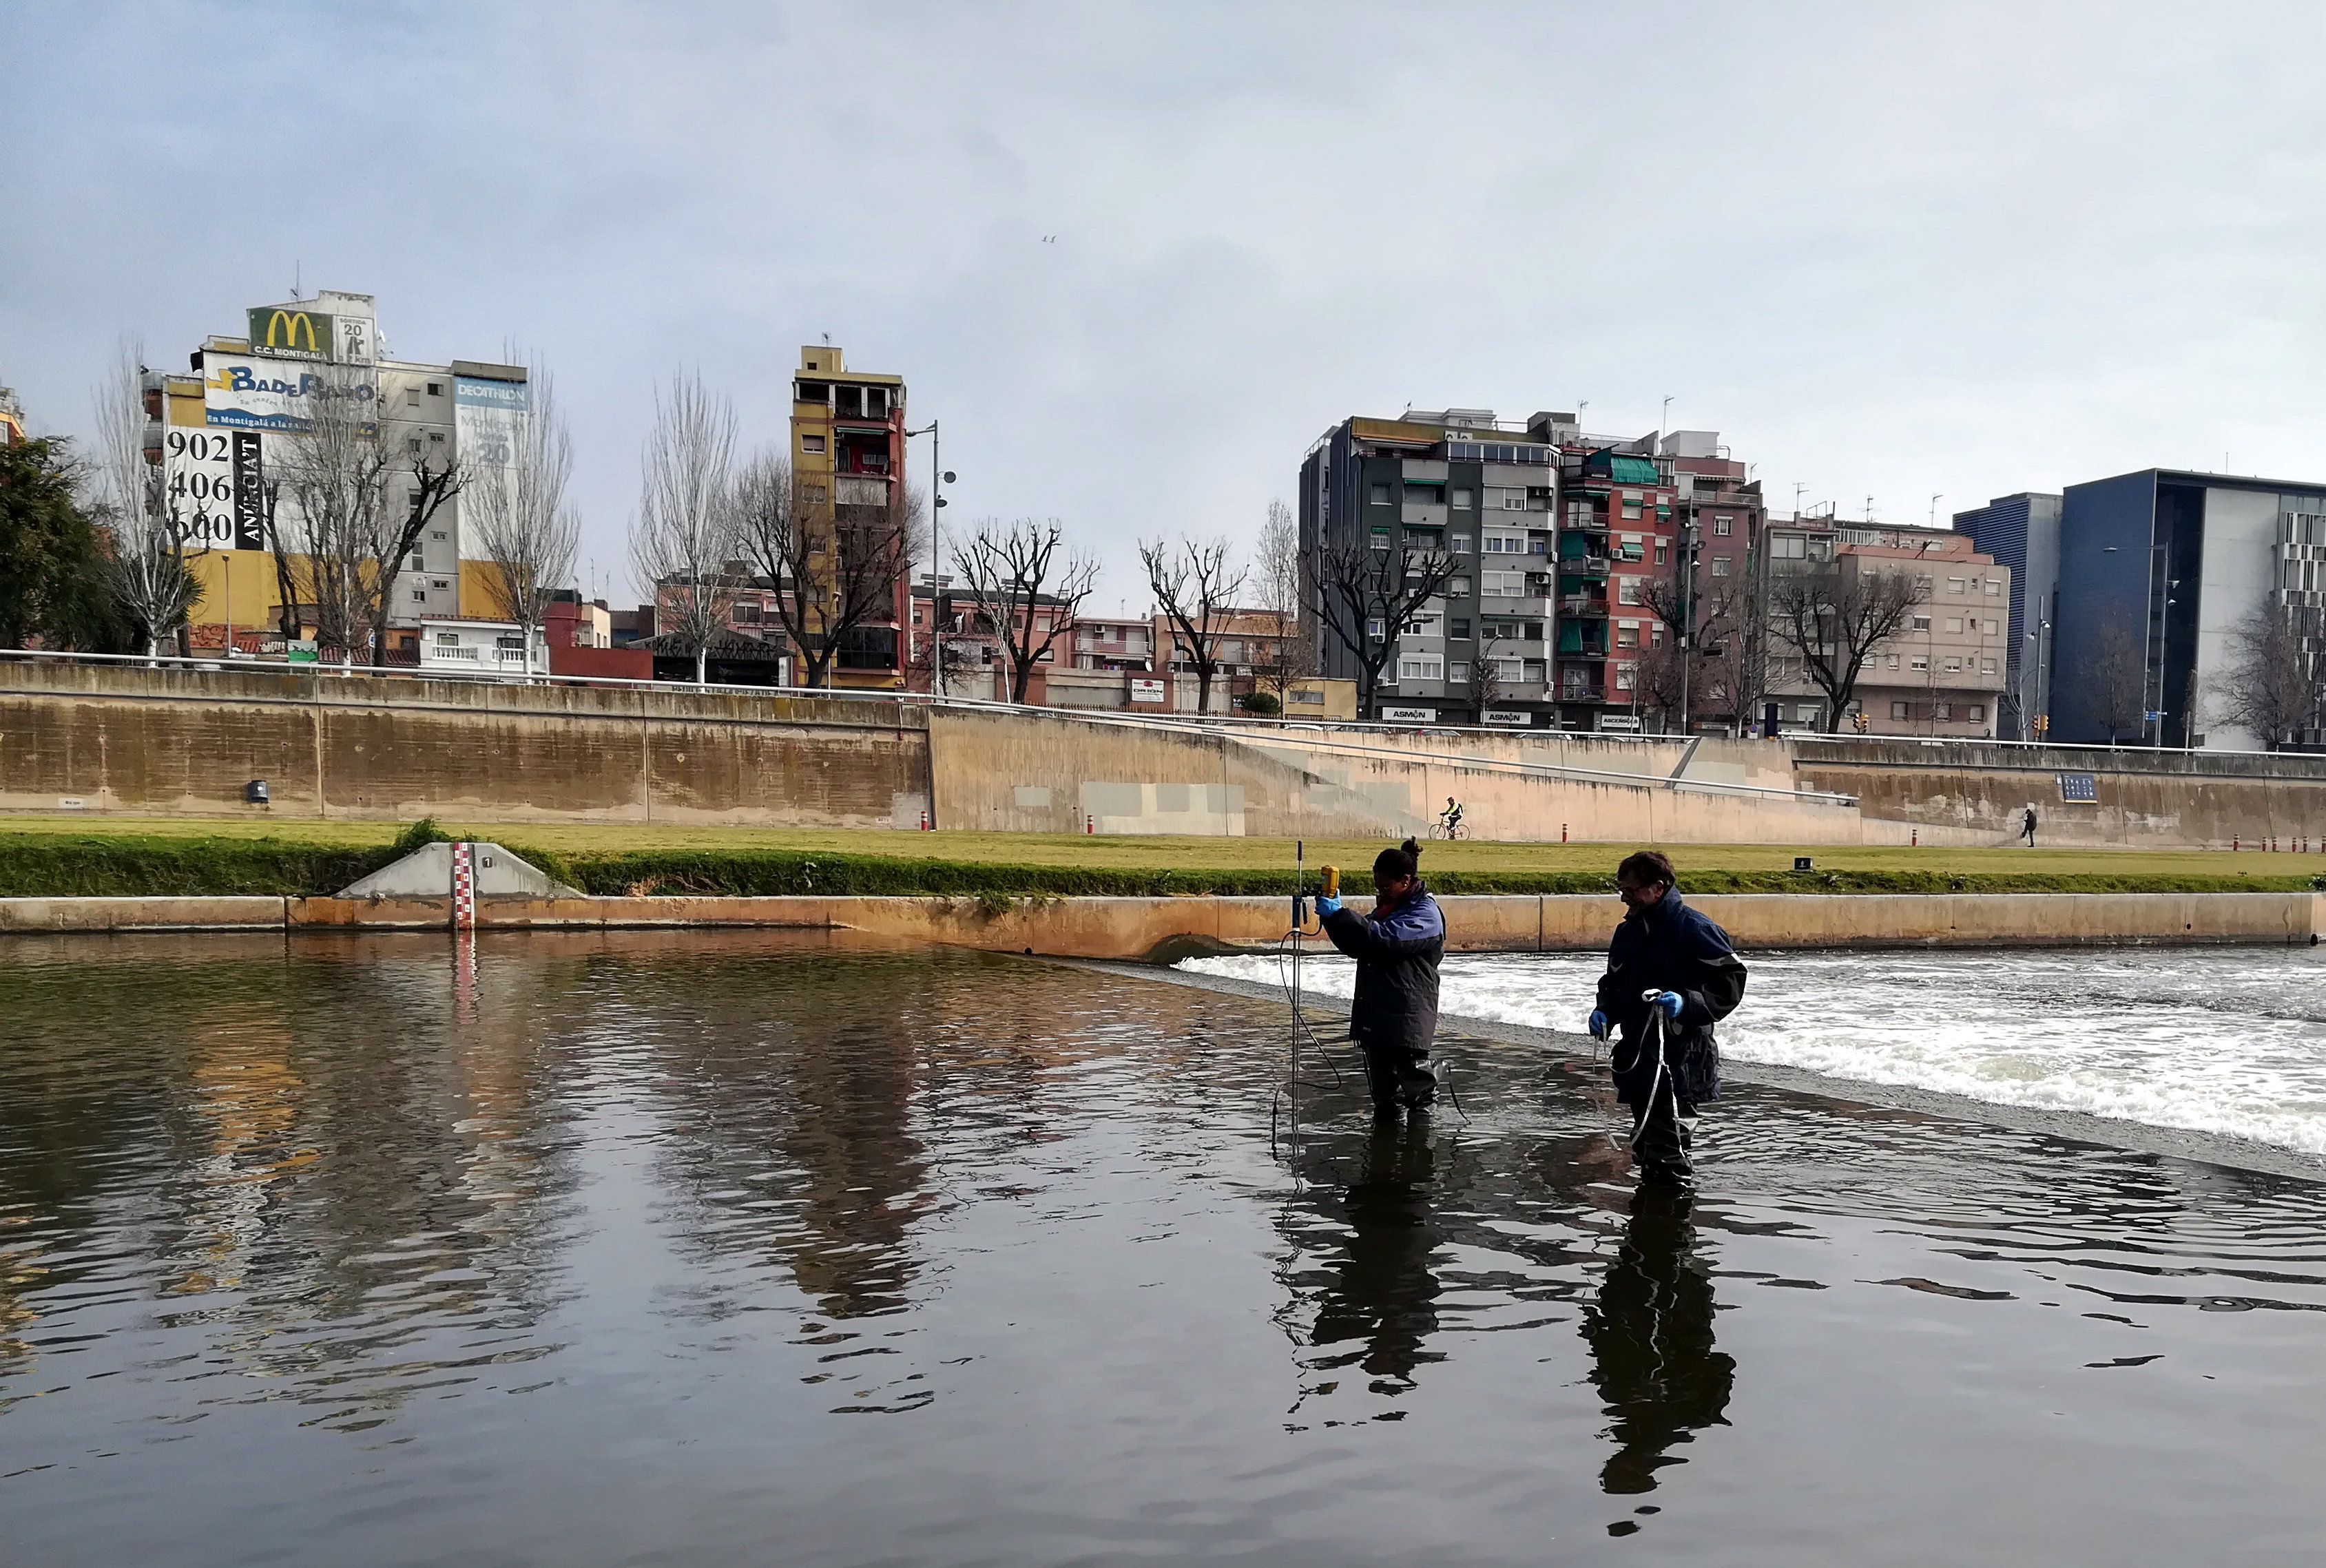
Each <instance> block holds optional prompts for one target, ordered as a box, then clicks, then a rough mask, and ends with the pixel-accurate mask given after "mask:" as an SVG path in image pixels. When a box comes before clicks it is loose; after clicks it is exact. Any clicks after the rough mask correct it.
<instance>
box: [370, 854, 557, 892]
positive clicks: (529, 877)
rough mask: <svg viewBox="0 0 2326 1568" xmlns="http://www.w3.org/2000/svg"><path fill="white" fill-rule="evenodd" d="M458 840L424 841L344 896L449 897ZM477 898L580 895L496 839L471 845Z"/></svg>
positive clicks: (451, 890) (471, 862) (451, 888)
mask: <svg viewBox="0 0 2326 1568" xmlns="http://www.w3.org/2000/svg"><path fill="white" fill-rule="evenodd" d="M453 849H454V846H452V845H451V844H423V845H422V846H421V847H420V848H419V849H414V851H412V853H411V854H409V855H406V856H405V858H403V859H401V860H398V861H396V862H395V864H394V865H391V866H383V867H381V868H379V869H378V870H377V871H375V872H373V873H372V874H371V875H370V876H368V877H362V878H360V879H358V880H357V881H355V882H351V883H349V885H348V886H345V887H342V888H340V894H339V895H340V897H341V898H449V897H451V895H452V892H453V887H452V863H453V854H452V851H453ZM469 851H470V865H471V866H472V867H473V868H474V876H475V878H476V886H475V889H474V891H475V895H476V896H477V897H479V898H579V897H581V892H580V891H579V890H578V889H576V888H572V887H568V886H565V884H563V882H560V881H557V880H556V879H555V878H554V877H550V876H549V875H548V874H547V873H546V872H544V871H542V870H540V869H538V868H535V867H534V866H532V865H530V864H528V863H527V862H526V861H524V860H521V859H519V858H517V857H516V856H515V855H512V854H510V853H509V852H508V851H507V849H502V848H501V847H500V846H499V845H498V844H477V843H472V844H470V846H469Z"/></svg>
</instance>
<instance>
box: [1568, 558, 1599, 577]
mask: <svg viewBox="0 0 2326 1568" xmlns="http://www.w3.org/2000/svg"><path fill="white" fill-rule="evenodd" d="M1607 567H1608V558H1607V557H1606V556H1604V555H1562V556H1560V557H1559V558H1558V570H1559V571H1561V572H1563V573H1565V574H1566V575H1567V576H1568V577H1605V576H1606V575H1607Z"/></svg>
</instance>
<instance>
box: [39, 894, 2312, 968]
mask: <svg viewBox="0 0 2326 1568" xmlns="http://www.w3.org/2000/svg"><path fill="white" fill-rule="evenodd" d="M1442 902H1443V904H1444V905H1445V908H1446V919H1447V933H1448V939H1449V942H1448V945H1449V946H1450V947H1451V948H1452V949H1453V950H1454V951H1458V952H1570V951H1598V950H1600V949H1602V948H1604V947H1605V945H1606V942H1607V937H1608V934H1609V932H1611V931H1612V930H1613V929H1614V923H1615V922H1616V920H1617V919H1618V918H1620V911H1619V909H1618V908H1617V905H1616V904H1615V901H1614V899H1612V898H1605V897H1587V896H1577V895H1546V896H1526V895H1519V896H1502V897H1449V898H1447V899H1445V900H1443V901H1442ZM1695 902H1696V903H1697V904H1698V905H1699V906H1700V907H1701V908H1703V909H1704V910H1705V912H1706V913H1707V914H1710V915H1711V916H1712V917H1713V918H1714V919H1715V920H1717V921H1719V922H1720V923H1722V924H1723V925H1725V926H1726V927H1727V928H1728V931H1729V932H1730V934H1731V935H1733V936H1734V937H1735V939H1736V942H1737V943H1738V945H1739V946H1742V947H1745V948H1748V949H1753V948H1759V949H1769V948H1838V947H1864V948H1884V947H2082V946H2117V945H2127V944H2139V943H2150V942H2154V943H2188V944H2196V943H2214V942H2266V943H2307V942H2313V941H2315V940H2317V939H2318V938H2319V937H2320V936H2321V935H2322V934H2326V895H2321V894H2315V893H2192V894H2171V893H2100V894H2083V893H2025V894H1940V895H1921V894H1864V895H1850V894H1731V895H1704V896H1703V897H1701V898H1698V899H1697V900H1696V901H1695ZM1288 914H1289V911H1288V908H1287V905H1286V903H1285V901H1284V900H1283V899H1280V898H1069V899H1059V900H1053V901H1051V902H1048V903H1025V904H1019V905H1013V906H1011V907H1010V908H1009V909H1007V910H1004V911H1000V912H989V911H988V910H986V909H985V908H983V907H982V906H981V905H979V904H978V903H977V902H976V901H975V900H972V899H949V898H815V897H807V898H693V897H665V898H487V899H480V900H479V901H478V905H477V923H478V925H479V927H480V928H482V929H486V930H525V929H541V930H558V929H588V928H591V927H612V926H681V927H684V926H768V927H793V928H807V929H827V930H844V931H850V932H859V933H861V934H863V935H866V936H871V937H880V938H886V939H891V940H895V941H900V942H916V943H937V944H943V945H949V946H956V947H973V948H983V949H987V950H989V951H1002V952H1035V953H1040V954H1044V955H1047V956H1050V957H1066V958H1101V959H1149V958H1155V957H1158V956H1168V955H1169V954H1171V953H1174V952H1176V951H1193V950H1196V949H1200V948H1204V947H1213V948H1259V947H1266V946H1270V945H1273V944H1274V943H1275V942H1277V941H1278V940H1279V938H1281V937H1282V936H1283V934H1284V930H1285V925H1286V923H1287V916H1288ZM451 917H452V906H451V900H450V899H449V898H377V899H370V898H367V899H352V898H290V899H284V898H11V899H0V932H65V931H88V932H107V931H133V930H188V929H195V930H199V929H216V930H250V929H254V928H260V929H289V930H293V931H327V930H340V931H382V930H385V931H411V930H439V931H443V930H449V929H450V928H451Z"/></svg>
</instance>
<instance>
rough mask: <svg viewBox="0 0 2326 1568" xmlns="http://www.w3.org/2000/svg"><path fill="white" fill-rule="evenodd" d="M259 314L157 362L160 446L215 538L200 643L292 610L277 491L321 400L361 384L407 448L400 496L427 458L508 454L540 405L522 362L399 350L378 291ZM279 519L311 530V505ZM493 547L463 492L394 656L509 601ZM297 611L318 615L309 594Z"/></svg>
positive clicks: (147, 386)
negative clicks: (272, 528)
mask: <svg viewBox="0 0 2326 1568" xmlns="http://www.w3.org/2000/svg"><path fill="white" fill-rule="evenodd" d="M245 328H246V329H245V331H244V332H243V333H242V334H241V335H239V336H213V337H210V338H208V339H204V341H203V344H202V346H201V347H200V348H197V349H195V350H194V351H193V352H192V354H191V356H190V357H189V366H190V370H191V374H189V375H185V376H175V375H170V374H167V373H164V372H161V371H151V370H149V371H147V372H146V373H145V376H144V397H145V405H146V407H145V412H146V415H147V418H148V420H149V427H148V429H149V434H148V439H147V441H146V446H147V449H148V451H147V455H148V457H149V458H150V459H152V460H153V461H154V462H156V463H158V464H159V465H160V466H161V468H162V469H163V492H164V495H165V496H166V497H167V504H168V505H169V506H172V508H173V509H174V510H175V511H176V512H177V514H178V515H179V516H180V518H181V522H182V523H183V524H184V525H185V527H186V529H187V533H188V537H189V538H190V540H191V542H192V543H193V544H194V545H195V546H197V547H198V548H199V550H200V553H199V554H197V555H195V556H193V557H192V558H191V561H190V562H189V564H190V566H191V570H192V571H193V573H194V576H195V578H196V580H197V581H198V582H199V583H200V586H201V596H200V599H199V600H198V601H197V602H196V604H195V606H194V608H193V612H192V617H191V618H192V626H191V640H192V643H193V645H194V646H196V647H198V648H223V647H225V646H227V645H228V636H229V633H232V634H233V641H234V643H235V644H237V645H240V644H242V643H243V642H244V641H245V637H244V634H247V633H252V632H255V631H256V628H259V627H262V626H264V627H268V628H274V627H278V626H281V625H282V623H283V621H284V607H283V603H282V592H281V582H282V574H280V573H279V572H278V571H276V569H275V563H274V557H273V555H272V554H271V553H270V552H268V550H267V548H266V545H267V541H266V538H265V528H264V523H263V517H262V499H261V497H262V496H263V495H264V494H265V491H266V488H267V478H268V469H269V466H270V464H273V463H276V462H279V461H280V460H282V459H283V457H284V448H283V444H282V443H284V442H285V441H292V440H295V439H296V438H297V436H298V435H299V434H300V432H302V431H305V430H306V429H308V428H309V427H310V424H311V422H312V409H313V407H314V406H315V405H316V404H317V403H318V401H319V400H320V399H322V398H326V397H353V398H357V399H358V400H359V401H360V402H362V403H363V404H367V405H368V406H369V407H370V408H371V409H372V410H374V411H375V412H376V413H377V422H378V428H379V439H380V441H381V442H382V443H383V445H384V446H385V447H386V449H387V450H389V451H390V452H392V453H395V454H396V455H397V456H398V458H399V459H401V468H402V475H401V477H399V478H394V479H392V480H391V483H390V487H389V491H390V498H391V502H392V503H393V501H394V500H395V499H396V498H399V497H401V496H402V495H403V494H404V492H405V484H406V483H407V482H408V478H409V475H410V474H411V473H412V472H413V470H414V469H416V468H417V467H418V466H419V465H420V464H421V463H422V462H423V460H424V461H425V462H426V463H427V464H428V465H429V466H431V467H437V468H441V467H443V466H445V465H448V464H454V463H457V464H462V465H466V466H469V467H471V468H475V467H479V466H485V465H492V464H499V463H505V462H507V460H508V459H509V456H510V453H511V450H512V449H513V447H514V444H515V436H516V430H517V427H518V424H519V422H521V421H523V420H524V419H525V418H526V415H527V413H528V412H529V410H530V398H529V389H528V385H527V376H526V370H525V367H524V366H512V365H501V364H498V363H495V362H492V361H489V360H468V359H453V360H449V361H446V362H444V363H442V364H438V363H433V362H427V361H420V360H407V359H399V358H395V357H392V356H390V355H389V353H388V352H387V348H386V341H385V339H384V338H383V337H382V335H381V332H380V329H379V324H378V320H377V311H376V308H375V302H374V301H373V298H372V296H371V295H369V294H356V293H346V292H339V291H333V290H326V291H324V292H320V293H317V294H314V295H312V296H310V297H308V298H305V299H297V300H292V301H288V302H284V303H282V304H274V305H258V306H254V307H252V308H251V309H250V310H249V311H246V312H245ZM290 505H291V503H290V502H288V501H287V500H283V501H280V502H278V506H283V507H287V506H290ZM278 525H279V529H280V532H281V533H283V534H284V537H286V538H295V537H296V536H297V533H298V527H299V525H298V522H297V519H296V518H295V517H291V516H288V515H284V514H283V513H281V512H278ZM487 555H488V552H487V551H486V550H485V548H484V544H483V542H482V540H480V539H479V538H477V537H475V535H474V531H473V529H471V528H470V526H469V525H468V523H467V520H466V519H465V518H464V516H463V514H462V509H461V501H460V498H459V497H458V496H454V497H452V498H451V500H449V501H447V502H446V503H445V504H444V506H442V508H441V509H440V510H439V511H438V512H437V514H436V515H435V516H434V517H433V519H432V520H431V521H430V524H429V526H428V528H427V530H426V531H425V532H424V533H423V534H422V535H421V537H420V538H419V539H418V540H416V541H415V542H414V548H413V551H412V552H411V554H410V555H409V556H408V557H406V558H405V560H404V561H401V562H399V563H398V572H397V580H396V582H395V587H394V589H393V590H392V593H391V596H390V599H389V602H388V604H387V607H386V608H387V617H386V619H387V624H388V628H389V631H388V644H389V653H390V656H391V657H402V658H408V659H416V658H417V656H418V638H419V628H420V625H421V622H422V621H423V619H425V618H429V617H445V616H451V617H461V616H466V617H480V616H490V615H493V614H496V613H497V607H496V606H494V605H493V604H492V603H491V602H490V596H489V594H488V591H487V572H488V561H487ZM295 577H296V573H295V571H294V573H293V578H294V589H295ZM293 618H296V619H302V620H304V619H305V618H306V617H303V616H302V615H301V614H300V612H299V607H297V606H293Z"/></svg>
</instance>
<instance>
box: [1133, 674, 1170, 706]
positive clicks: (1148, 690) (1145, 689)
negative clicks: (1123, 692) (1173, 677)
mask: <svg viewBox="0 0 2326 1568" xmlns="http://www.w3.org/2000/svg"><path fill="white" fill-rule="evenodd" d="M1130 700H1132V701H1133V702H1160V701H1162V700H1163V682H1160V681H1149V680H1147V679H1145V678H1143V677H1141V676H1138V675H1134V676H1132V677H1131V678H1130Z"/></svg>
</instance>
